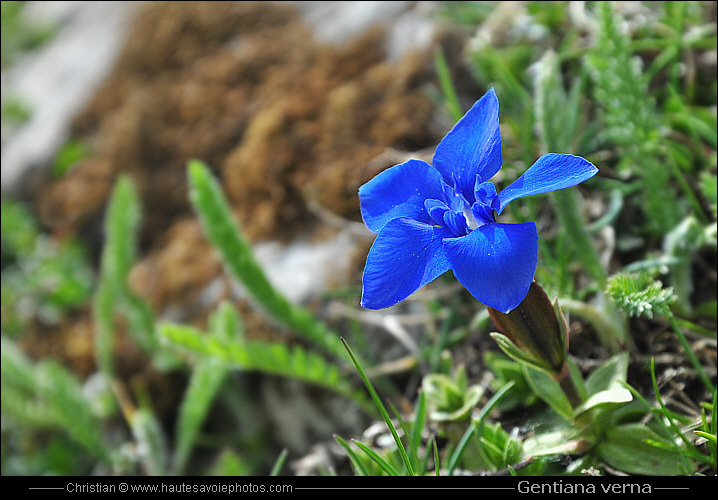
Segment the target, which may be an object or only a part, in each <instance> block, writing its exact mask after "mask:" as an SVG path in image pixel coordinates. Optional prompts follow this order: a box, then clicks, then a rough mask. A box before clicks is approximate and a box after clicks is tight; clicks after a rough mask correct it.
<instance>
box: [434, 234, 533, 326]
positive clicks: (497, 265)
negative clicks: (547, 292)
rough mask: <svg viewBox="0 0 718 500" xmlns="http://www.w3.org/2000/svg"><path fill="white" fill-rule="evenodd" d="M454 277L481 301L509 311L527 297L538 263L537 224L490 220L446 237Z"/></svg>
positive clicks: (445, 249) (445, 243) (446, 247)
mask: <svg viewBox="0 0 718 500" xmlns="http://www.w3.org/2000/svg"><path fill="white" fill-rule="evenodd" d="M444 251H445V252H446V255H447V257H448V258H449V261H450V262H451V269H453V271H454V276H456V279H457V280H459V282H460V283H461V284H462V285H464V287H466V289H467V290H468V291H469V292H471V295H473V296H474V297H476V299H477V300H478V301H479V302H482V303H483V304H485V305H487V306H489V307H493V308H494V309H498V310H499V311H501V312H504V313H508V312H509V311H510V310H511V309H513V308H515V307H516V306H518V305H519V304H520V303H521V301H522V300H523V299H524V297H526V294H527V293H528V290H529V287H530V286H531V282H532V281H533V279H534V273H535V272H536V264H537V263H538V233H537V232H536V224H534V223H533V222H525V223H522V224H498V223H490V224H486V225H484V226H481V227H479V228H477V229H475V230H474V231H472V232H471V233H469V234H468V235H466V236H464V237H463V238H448V239H445V240H444Z"/></svg>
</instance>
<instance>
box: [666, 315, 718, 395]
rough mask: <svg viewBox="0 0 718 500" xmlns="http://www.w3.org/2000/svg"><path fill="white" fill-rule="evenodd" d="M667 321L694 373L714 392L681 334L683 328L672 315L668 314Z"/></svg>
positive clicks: (709, 380) (711, 384)
mask: <svg viewBox="0 0 718 500" xmlns="http://www.w3.org/2000/svg"><path fill="white" fill-rule="evenodd" d="M668 321H669V322H670V324H671V328H673V331H674V332H675V334H676V336H677V337H678V341H679V342H680V343H681V345H682V346H683V350H684V351H685V352H686V356H687V357H688V360H689V361H690V362H691V364H692V365H693V368H694V369H695V370H696V373H697V374H698V377H700V379H701V381H702V382H703V385H705V386H706V388H707V389H708V390H709V391H710V392H711V393H713V392H715V390H716V388H715V387H714V386H713V383H711V379H710V377H708V375H707V374H706V372H705V370H703V367H702V366H701V364H700V362H699V361H698V358H696V355H695V354H694V353H693V349H692V348H691V345H690V344H689V343H688V339H686V336H685V335H683V330H682V329H681V327H680V325H679V324H678V322H677V321H676V318H675V317H673V315H672V314H671V315H669V316H668Z"/></svg>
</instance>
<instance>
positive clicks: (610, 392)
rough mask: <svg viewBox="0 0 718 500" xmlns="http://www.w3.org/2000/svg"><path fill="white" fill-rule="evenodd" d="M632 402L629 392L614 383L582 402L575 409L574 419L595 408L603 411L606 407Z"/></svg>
mask: <svg viewBox="0 0 718 500" xmlns="http://www.w3.org/2000/svg"><path fill="white" fill-rule="evenodd" d="M632 400H633V396H632V395H631V391H629V390H628V389H626V388H625V387H622V386H621V385H619V384H618V383H616V384H615V385H613V386H612V387H610V388H609V389H606V390H604V391H599V392H596V393H594V394H592V395H591V396H589V398H588V399H587V400H586V401H584V402H583V404H582V405H581V406H579V407H578V408H576V412H575V414H574V418H578V417H579V416H580V415H582V414H583V413H585V412H586V411H588V410H592V409H597V408H600V409H605V408H607V407H612V406H617V405H622V404H624V403H629V402H631V401H632Z"/></svg>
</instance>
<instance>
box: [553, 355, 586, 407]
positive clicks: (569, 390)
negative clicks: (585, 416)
mask: <svg viewBox="0 0 718 500" xmlns="http://www.w3.org/2000/svg"><path fill="white" fill-rule="evenodd" d="M555 378H556V382H558V384H559V385H560V386H561V390H562V391H563V393H564V394H565V395H566V398H567V399H568V402H569V403H571V408H573V409H574V410H575V409H576V408H578V407H579V406H581V403H583V400H582V399H581V396H580V395H579V393H578V389H577V388H576V384H574V383H573V378H571V370H570V368H569V366H568V363H564V364H563V369H562V370H561V373H560V374H558V375H557V376H556V377H555Z"/></svg>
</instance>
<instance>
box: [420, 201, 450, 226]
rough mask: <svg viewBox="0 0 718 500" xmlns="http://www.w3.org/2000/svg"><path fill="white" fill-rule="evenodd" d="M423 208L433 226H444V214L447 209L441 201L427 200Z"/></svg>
mask: <svg viewBox="0 0 718 500" xmlns="http://www.w3.org/2000/svg"><path fill="white" fill-rule="evenodd" d="M424 208H426V212H427V213H428V214H429V217H431V220H432V221H434V223H435V224H438V225H440V226H442V225H444V214H445V213H446V212H447V211H448V210H449V207H448V206H447V205H446V203H444V202H443V201H441V200H434V199H428V200H426V201H425V202H424Z"/></svg>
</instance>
